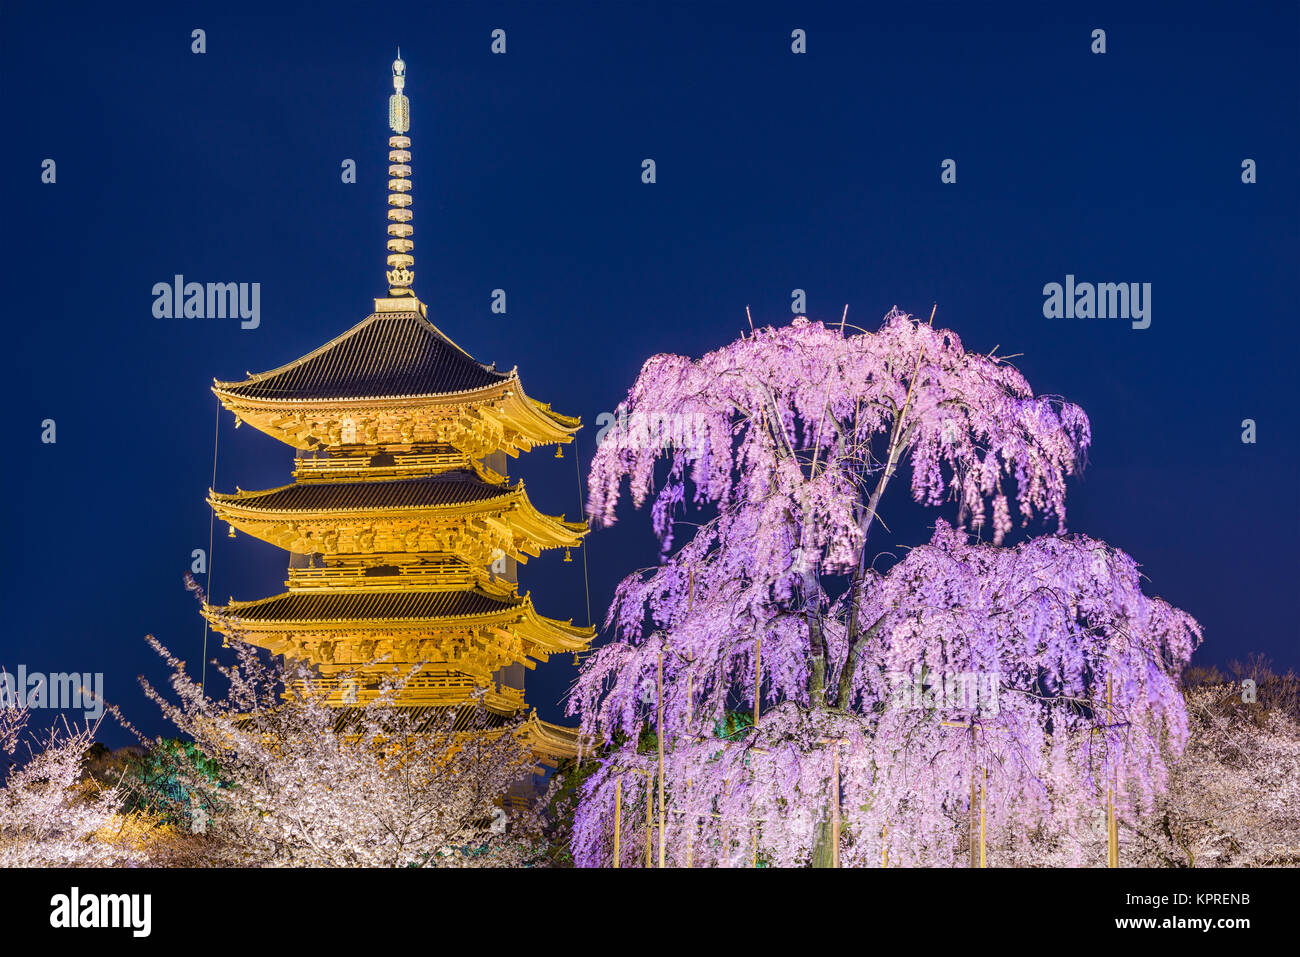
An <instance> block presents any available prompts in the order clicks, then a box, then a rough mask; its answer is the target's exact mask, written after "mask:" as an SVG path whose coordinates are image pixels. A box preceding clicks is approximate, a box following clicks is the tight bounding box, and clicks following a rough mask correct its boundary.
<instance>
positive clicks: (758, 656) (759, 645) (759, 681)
mask: <svg viewBox="0 0 1300 957" xmlns="http://www.w3.org/2000/svg"><path fill="white" fill-rule="evenodd" d="M762 687H763V639H762V638H759V639H758V640H757V641H756V642H755V645H754V729H755V732H757V730H758V715H759V707H758V701H759V697H758V693H759V689H761V688H762Z"/></svg>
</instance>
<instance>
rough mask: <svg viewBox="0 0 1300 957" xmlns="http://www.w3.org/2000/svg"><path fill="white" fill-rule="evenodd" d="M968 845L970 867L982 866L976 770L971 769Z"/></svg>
mask: <svg viewBox="0 0 1300 957" xmlns="http://www.w3.org/2000/svg"><path fill="white" fill-rule="evenodd" d="M966 821H967V826H966V843H967V845H968V847H969V848H970V866H971V867H979V866H980V846H979V838H978V837H977V836H976V834H977V832H978V830H979V825H978V823H977V822H978V821H979V811H978V808H977V806H976V804H975V768H973V767H972V768H971V769H970V811H969V813H968V815H967V818H966Z"/></svg>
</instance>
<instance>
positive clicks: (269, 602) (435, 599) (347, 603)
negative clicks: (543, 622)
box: [214, 591, 525, 621]
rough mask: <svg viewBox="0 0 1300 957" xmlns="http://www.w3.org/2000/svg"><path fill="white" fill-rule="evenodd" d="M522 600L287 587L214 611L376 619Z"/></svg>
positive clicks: (269, 617)
mask: <svg viewBox="0 0 1300 957" xmlns="http://www.w3.org/2000/svg"><path fill="white" fill-rule="evenodd" d="M524 604H525V599H523V598H517V597H516V598H496V597H493V596H491V595H485V594H482V593H481V592H477V591H449V592H418V591H415V592H410V591H406V592H364V591H347V592H325V593H312V592H286V593H285V594H283V595H276V596H275V597H274V598H267V599H264V600H262V601H257V602H250V603H249V604H247V605H239V604H237V605H235V606H233V607H226V608H224V609H214V611H218V612H224V613H226V614H228V615H229V616H230V617H231V618H233V619H235V620H236V621H380V620H393V619H425V618H453V617H458V616H464V615H490V614H494V613H496V612H502V611H509V610H511V609H514V608H521V607H523V606H524Z"/></svg>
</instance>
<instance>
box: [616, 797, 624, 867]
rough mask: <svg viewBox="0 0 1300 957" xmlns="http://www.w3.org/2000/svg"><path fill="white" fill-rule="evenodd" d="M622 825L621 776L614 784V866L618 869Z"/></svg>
mask: <svg viewBox="0 0 1300 957" xmlns="http://www.w3.org/2000/svg"><path fill="white" fill-rule="evenodd" d="M622 823H623V775H621V774H620V775H619V776H618V780H616V781H615V782H614V866H615V867H620V866H621V865H620V863H619V857H618V838H619V831H620V830H621V825H622Z"/></svg>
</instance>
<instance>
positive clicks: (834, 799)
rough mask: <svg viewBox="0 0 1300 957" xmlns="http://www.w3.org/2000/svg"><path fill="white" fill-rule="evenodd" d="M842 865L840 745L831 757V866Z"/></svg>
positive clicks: (837, 745) (836, 745)
mask: <svg viewBox="0 0 1300 957" xmlns="http://www.w3.org/2000/svg"><path fill="white" fill-rule="evenodd" d="M839 866H840V746H839V744H838V743H836V744H835V750H834V752H832V758H831V867H839Z"/></svg>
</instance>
